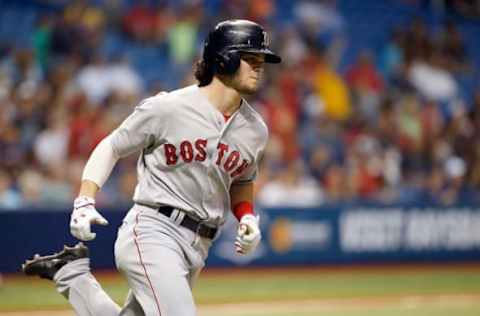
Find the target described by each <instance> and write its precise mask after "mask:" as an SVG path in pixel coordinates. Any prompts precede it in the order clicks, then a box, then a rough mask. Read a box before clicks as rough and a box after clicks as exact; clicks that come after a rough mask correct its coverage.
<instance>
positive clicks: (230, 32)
mask: <svg viewBox="0 0 480 316" xmlns="http://www.w3.org/2000/svg"><path fill="white" fill-rule="evenodd" d="M268 45H269V40H268V35H267V32H265V30H264V29H263V27H262V26H261V25H259V24H257V23H255V22H252V21H248V20H227V21H224V22H220V23H219V24H217V26H215V29H214V30H213V31H211V32H210V33H209V34H208V37H207V39H206V41H205V47H204V49H203V60H204V61H205V62H206V63H207V64H209V65H211V66H213V67H214V69H215V71H216V72H217V73H220V74H234V73H235V72H236V71H237V69H238V67H239V66H240V54H239V53H240V52H246V53H259V54H264V55H265V62H266V63H272V64H278V63H280V62H281V61H282V59H281V58H280V56H278V55H276V54H275V53H274V52H272V51H271V50H270V49H269V48H268Z"/></svg>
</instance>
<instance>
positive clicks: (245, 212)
mask: <svg viewBox="0 0 480 316" xmlns="http://www.w3.org/2000/svg"><path fill="white" fill-rule="evenodd" d="M230 201H231V204H232V212H233V214H234V215H235V217H236V218H237V219H238V221H239V225H238V231H237V239H236V241H235V250H236V251H237V252H238V253H240V254H248V253H250V252H252V251H253V250H255V248H256V247H257V246H258V244H259V243H260V239H261V233H260V228H259V225H258V224H259V223H258V216H255V212H254V209H253V181H249V182H240V183H234V184H232V186H231V188H230Z"/></svg>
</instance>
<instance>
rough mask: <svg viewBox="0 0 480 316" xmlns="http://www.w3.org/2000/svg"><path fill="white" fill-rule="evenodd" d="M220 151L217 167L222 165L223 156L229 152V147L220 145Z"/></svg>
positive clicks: (218, 147)
mask: <svg viewBox="0 0 480 316" xmlns="http://www.w3.org/2000/svg"><path fill="white" fill-rule="evenodd" d="M217 149H218V159H217V162H216V163H217V166H220V163H221V162H222V159H223V155H224V154H225V153H226V152H227V151H228V145H226V144H223V143H219V144H218V146H217Z"/></svg>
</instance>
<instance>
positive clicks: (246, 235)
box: [235, 214, 262, 255]
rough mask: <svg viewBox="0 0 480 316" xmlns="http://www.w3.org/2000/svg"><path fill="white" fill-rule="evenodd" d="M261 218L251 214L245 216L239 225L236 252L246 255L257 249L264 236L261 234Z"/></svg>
mask: <svg viewBox="0 0 480 316" xmlns="http://www.w3.org/2000/svg"><path fill="white" fill-rule="evenodd" d="M258 224H259V218H258V216H257V217H255V216H253V215H251V214H247V215H244V216H243V217H242V219H241V220H240V223H239V224H238V231H237V239H236V241H235V251H236V252H237V253H239V254H242V255H246V254H249V253H251V252H252V251H254V250H255V248H257V246H258V244H259V243H260V240H261V239H262V234H261V233H260V227H259V226H258Z"/></svg>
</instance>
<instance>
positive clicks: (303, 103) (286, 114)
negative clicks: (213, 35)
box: [0, 0, 480, 209]
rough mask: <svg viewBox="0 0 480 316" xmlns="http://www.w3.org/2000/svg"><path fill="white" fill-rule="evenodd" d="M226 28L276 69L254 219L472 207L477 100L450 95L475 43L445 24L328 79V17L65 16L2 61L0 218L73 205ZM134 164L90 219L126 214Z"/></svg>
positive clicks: (252, 13) (260, 10)
mask: <svg viewBox="0 0 480 316" xmlns="http://www.w3.org/2000/svg"><path fill="white" fill-rule="evenodd" d="M282 10H283V11H282ZM285 10H286V11H288V12H289V14H288V18H285V14H283V15H282V14H280V13H281V12H285ZM231 17H243V18H248V19H252V20H255V21H258V22H260V23H262V24H264V25H265V26H266V28H267V30H268V31H269V32H270V33H271V37H272V45H273V48H274V49H275V50H276V51H278V52H279V54H280V55H281V56H282V57H283V63H282V64H281V66H280V67H277V68H275V67H271V68H270V67H269V68H267V75H266V81H265V83H264V87H263V89H262V90H261V92H260V93H259V94H258V95H256V96H255V97H254V98H252V99H251V100H250V101H251V102H252V103H253V104H254V105H255V106H256V108H257V109H258V111H259V112H260V113H261V114H262V115H263V117H264V118H265V120H266V122H267V124H268V126H269V129H270V142H269V145H268V148H267V153H266V155H265V159H264V161H263V162H262V169H261V172H260V174H259V177H258V181H257V184H258V185H257V187H256V190H257V198H258V202H259V203H260V204H262V205H264V206H294V207H295V206H298V207H315V206H320V205H324V204H330V203H350V202H355V203H358V202H375V203H410V202H417V201H422V202H426V203H441V204H452V203H456V202H459V201H469V202H476V201H477V199H478V197H476V195H478V194H476V193H477V192H478V190H479V189H480V143H479V142H478V141H477V139H478V136H479V134H480V89H479V90H478V91H476V92H475V91H470V92H471V94H472V95H473V96H474V97H473V98H467V97H465V95H464V91H463V90H462V89H461V87H460V86H459V84H458V81H457V79H456V78H457V77H458V76H462V75H465V74H468V73H469V72H471V71H472V61H473V60H474V59H475V56H470V55H469V53H468V51H467V49H466V45H465V43H466V42H467V41H469V40H476V39H469V38H465V37H464V35H462V33H461V32H460V31H459V29H458V28H457V25H456V24H455V23H454V22H453V20H446V21H445V22H444V23H442V26H441V28H440V30H436V31H432V30H431V29H430V28H429V26H428V24H426V23H425V22H424V21H423V20H422V19H420V18H412V20H411V22H410V23H408V24H407V25H395V26H394V27H393V28H392V29H391V30H390V31H389V32H390V37H389V40H388V41H386V42H384V43H382V45H381V46H382V47H381V49H379V50H377V51H372V50H369V49H368V48H366V47H365V48H364V49H360V50H359V51H358V53H357V54H356V58H355V59H354V60H353V61H352V62H350V63H349V64H348V65H347V66H346V67H343V68H344V70H340V67H339V63H340V61H341V57H342V54H343V53H344V52H345V50H346V47H347V46H348V40H349V37H348V26H349V21H348V20H347V19H345V18H344V17H343V16H342V14H341V12H340V11H339V10H338V9H337V6H336V2H335V1H297V2H295V5H292V4H291V3H290V2H288V1H274V0H263V1H254V0H250V1H236V0H229V1H227V0H224V1H221V0H218V1H159V2H158V1H157V2H153V1H133V2H131V3H124V2H122V1H105V3H103V4H102V5H99V4H97V3H92V2H88V1H73V2H67V4H66V5H62V6H61V7H60V8H58V7H56V8H55V9H54V10H44V11H42V13H41V14H39V15H38V17H37V19H36V24H35V28H34V30H32V34H31V38H30V41H29V43H28V44H27V45H26V44H24V45H15V44H13V43H9V42H5V43H1V45H0V148H1V154H0V207H1V208H4V209H17V208H26V207H43V208H45V207H47V208H52V207H57V206H58V207H65V206H69V205H71V203H72V200H73V199H74V197H75V195H76V193H77V190H78V185H79V182H80V179H81V173H82V170H83V166H84V164H85V162H86V160H87V158H88V156H89V154H90V153H91V151H92V150H93V148H94V147H95V146H96V144H98V142H99V141H100V140H101V139H102V138H103V137H105V136H106V135H107V134H108V133H110V132H111V131H112V130H113V129H114V128H115V127H116V126H117V125H118V124H119V123H120V122H121V121H122V120H123V119H124V118H125V117H126V116H127V115H128V114H129V113H130V112H131V111H132V110H133V107H134V106H135V105H136V104H137V103H138V102H139V101H140V100H141V99H142V98H144V97H146V96H149V95H152V94H155V93H158V92H159V91H162V90H168V89H170V88H171V87H172V86H174V87H180V86H183V85H187V84H191V83H193V82H194V81H193V79H192V74H191V73H192V71H191V70H192V64H193V63H194V61H195V60H196V59H198V58H199V56H200V54H201V47H202V46H201V45H202V42H203V39H204V37H205V34H206V32H207V31H208V30H209V29H210V28H211V27H212V25H214V24H215V23H216V22H218V21H220V20H222V19H226V18H231ZM285 21H288V22H285ZM112 34H114V35H115V36H117V37H118V38H121V40H122V42H123V43H126V45H124V46H122V47H128V45H131V46H134V47H144V48H145V49H152V48H154V49H155V50H156V51H158V52H159V57H158V58H162V59H163V61H162V63H160V64H169V65H173V67H171V68H170V69H175V70H176V71H177V72H178V73H177V74H175V75H172V77H174V78H179V79H178V80H176V81H174V82H165V81H162V80H160V79H158V78H163V77H164V76H163V77H160V76H159V77H158V78H156V77H155V76H148V78H146V77H145V76H143V73H142V71H140V70H139V69H138V67H135V65H134V63H132V62H131V60H129V56H128V54H125V51H123V49H119V50H118V51H115V50H113V51H110V52H108V53H106V52H105V41H106V39H107V38H108V37H109V36H112ZM476 58H480V56H476ZM155 66H156V65H149V68H150V71H153V73H154V74H155V73H162V72H163V71H164V70H163V69H161V68H159V69H155ZM267 67H268V66H267ZM172 80H173V79H172ZM136 158H137V157H134V156H133V157H130V158H127V159H123V160H121V161H120V162H119V164H118V165H117V166H116V168H115V169H114V171H113V173H112V176H111V178H110V180H109V181H108V182H107V184H106V186H105V187H104V188H103V189H102V191H101V192H100V194H99V197H98V203H99V204H100V205H101V206H116V205H120V204H126V203H130V200H131V196H132V194H133V189H134V187H135V183H136V170H135V168H136Z"/></svg>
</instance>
